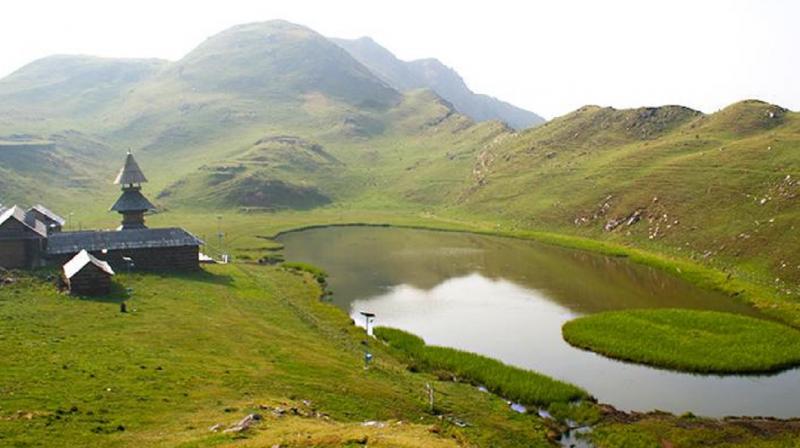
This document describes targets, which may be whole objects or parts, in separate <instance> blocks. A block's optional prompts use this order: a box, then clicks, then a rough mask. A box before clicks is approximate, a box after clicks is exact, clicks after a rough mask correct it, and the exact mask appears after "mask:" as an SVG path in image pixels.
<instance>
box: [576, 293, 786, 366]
mask: <svg viewBox="0 0 800 448" xmlns="http://www.w3.org/2000/svg"><path fill="white" fill-rule="evenodd" d="M562 332H563V336H564V339H565V340H566V341H567V342H569V343H570V344H572V345H574V346H576V347H579V348H583V349H586V350H591V351H593V352H597V353H600V354H603V355H605V356H609V357H611V358H615V359H620V360H623V361H632V362H637V363H642V364H647V365H652V366H656V367H664V368H668V369H674V370H681V371H687V372H696V373H768V372H775V371H780V370H783V369H786V368H789V367H793V366H797V365H800V331H797V330H795V329H793V328H791V327H788V326H786V325H783V324H780V323H777V322H772V321H767V320H762V319H756V318H752V317H746V316H738V315H735V314H729V313H721V312H714V311H696V310H681V309H659V310H625V311H612V312H604V313H598V314H592V315H588V316H583V317H579V318H577V319H574V320H572V321H569V322H567V323H566V324H564V326H563V329H562Z"/></svg>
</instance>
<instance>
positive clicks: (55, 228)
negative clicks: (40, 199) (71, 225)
mask: <svg viewBox="0 0 800 448" xmlns="http://www.w3.org/2000/svg"><path fill="white" fill-rule="evenodd" d="M28 215H30V216H33V218H34V219H36V220H37V221H41V222H42V224H44V225H45V227H46V228H47V233H55V232H60V231H61V230H62V229H63V228H64V224H66V220H64V218H62V217H60V216H58V215H57V214H55V213H53V212H52V211H51V210H50V209H48V208H47V207H45V206H44V205H42V204H37V205H34V206H33V207H31V208H29V209H28Z"/></svg>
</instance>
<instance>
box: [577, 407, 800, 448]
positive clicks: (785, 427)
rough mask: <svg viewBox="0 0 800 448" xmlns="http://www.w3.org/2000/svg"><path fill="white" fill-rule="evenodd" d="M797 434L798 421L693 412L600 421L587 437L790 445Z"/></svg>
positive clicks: (601, 447) (643, 445)
mask: <svg viewBox="0 0 800 448" xmlns="http://www.w3.org/2000/svg"><path fill="white" fill-rule="evenodd" d="M798 437H800V425H798V424H797V422H796V421H792V422H781V421H769V420H757V421H751V420H742V419H736V418H730V419H727V420H726V421H725V422H721V421H719V420H712V419H704V418H698V417H694V416H681V417H673V416H670V415H665V414H651V415H644V416H641V417H640V419H638V420H637V421H632V422H626V423H621V422H616V423H606V424H602V425H599V426H598V427H596V428H594V430H593V431H592V432H591V434H589V437H588V438H589V440H590V441H591V442H592V444H593V445H594V446H595V447H597V448H616V447H625V448H662V447H665V446H673V447H695V446H703V447H714V448H727V447H742V446H746V447H753V448H789V447H796V446H797V440H798Z"/></svg>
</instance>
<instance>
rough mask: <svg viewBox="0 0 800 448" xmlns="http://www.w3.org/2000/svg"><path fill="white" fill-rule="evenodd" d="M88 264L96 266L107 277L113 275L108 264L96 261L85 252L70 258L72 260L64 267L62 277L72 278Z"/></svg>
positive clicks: (82, 251)
mask: <svg viewBox="0 0 800 448" xmlns="http://www.w3.org/2000/svg"><path fill="white" fill-rule="evenodd" d="M88 264H93V265H95V266H97V267H98V268H100V270H102V271H103V272H105V273H106V274H108V275H114V270H113V269H111V266H109V265H108V263H106V262H105V261H101V260H98V259H97V258H95V257H93V256H92V255H91V254H90V253H89V252H86V251H85V250H81V251H80V252H78V255H75V256H74V257H72V259H71V260H69V261H68V262H67V263H66V264H65V265H64V275H65V276H66V277H67V278H72V277H74V276H75V274H77V273H78V272H80V271H81V270H82V269H83V268H84V267H86V265H88Z"/></svg>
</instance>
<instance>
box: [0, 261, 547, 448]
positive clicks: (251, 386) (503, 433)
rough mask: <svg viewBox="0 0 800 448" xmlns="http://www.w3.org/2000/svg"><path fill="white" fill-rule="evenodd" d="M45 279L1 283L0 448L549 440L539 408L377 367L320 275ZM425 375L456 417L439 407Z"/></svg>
mask: <svg viewBox="0 0 800 448" xmlns="http://www.w3.org/2000/svg"><path fill="white" fill-rule="evenodd" d="M48 275H49V273H48V272H40V273H39V274H37V275H36V276H27V275H22V274H20V275H18V276H15V277H16V278H17V281H16V282H15V283H13V284H10V285H4V286H1V287H0V341H2V343H0V357H2V359H3V368H2V369H0V384H1V385H2V386H0V445H3V446H20V447H22V446H50V447H60V446H63V447H73V446H99V445H101V446H208V445H214V446H224V445H240V444H241V445H243V446H251V445H255V446H264V445H266V446H272V445H273V444H284V446H342V445H347V444H358V443H356V442H357V441H363V440H365V438H366V439H368V440H369V444H370V445H373V444H374V445H376V446H409V447H411V446H414V447H421V446H454V445H455V444H457V443H458V444H462V445H463V444H467V445H480V446H486V445H492V446H546V445H547V441H546V434H547V429H546V427H545V425H544V424H543V423H542V422H541V421H540V420H538V419H537V418H535V417H534V416H521V415H518V414H515V413H513V412H512V411H510V410H509V409H508V408H507V405H506V404H505V402H504V401H503V400H501V399H499V398H497V397H494V396H492V395H490V394H484V393H480V392H479V391H477V390H475V389H474V388H473V387H471V386H468V385H464V384H454V383H450V382H440V381H438V380H437V379H436V378H434V377H430V376H427V375H418V374H411V373H409V372H408V371H407V370H406V369H405V367H404V366H403V365H402V364H401V363H399V362H398V361H396V360H395V359H394V358H393V357H392V356H390V354H389V353H388V352H387V351H386V350H384V349H383V348H381V346H380V345H376V346H373V347H371V348H370V350H371V351H372V352H373V353H374V355H375V362H374V363H373V364H372V365H371V366H370V368H369V369H368V370H365V369H364V368H363V354H364V350H365V349H366V347H365V346H364V345H362V340H363V339H364V335H363V331H361V330H359V329H357V328H355V327H353V326H352V325H351V323H350V321H349V318H348V317H347V316H346V315H345V314H344V313H342V312H341V311H340V310H338V309H337V308H335V307H333V306H331V305H327V304H324V303H322V302H321V301H319V296H320V294H321V290H320V287H319V284H318V283H317V282H316V280H315V279H314V278H313V277H312V276H311V275H309V274H305V273H298V272H293V271H288V270H284V269H280V268H275V267H263V266H257V265H246V264H241V265H227V266H210V267H208V268H207V269H205V270H204V271H203V272H199V273H196V274H186V275H171V274H170V275H167V274H164V275H155V274H132V275H130V276H128V275H125V274H120V275H118V276H117V280H116V281H117V282H118V285H119V287H118V288H117V291H118V292H117V293H116V294H115V295H114V296H113V297H108V298H98V299H88V298H86V299H84V298H73V297H70V296H68V295H64V294H62V293H58V292H57V291H56V288H55V286H54V285H53V283H52V281H51V280H48ZM127 287H131V288H133V292H132V295H131V296H130V297H125V292H124V288H127ZM121 300H124V301H125V302H126V303H127V305H128V310H129V312H128V313H126V314H123V313H120V311H119V303H118V302H120V301H121ZM371 345H372V344H371ZM429 382H432V383H434V384H435V387H436V390H437V391H441V392H442V394H443V395H442V398H441V399H440V401H439V403H440V404H439V406H440V408H441V412H442V413H443V415H444V416H446V417H447V418H444V419H442V418H439V417H438V416H434V415H431V414H429V413H428V412H427V408H426V403H425V392H424V385H425V384H426V383H429ZM274 407H282V408H284V409H287V410H288V409H290V408H293V407H294V408H297V409H299V411H297V414H296V415H295V414H294V413H291V412H290V413H289V414H287V416H286V417H277V416H276V415H274V414H273V412H272V411H271V410H270V409H273V408H274ZM252 412H257V413H261V414H262V415H264V420H263V422H262V423H259V424H258V425H257V426H255V427H254V430H252V431H248V432H247V433H243V434H223V433H221V432H211V431H210V430H209V428H210V427H211V426H212V425H215V424H218V423H220V424H222V425H223V428H227V427H228V426H229V425H232V424H234V423H235V422H237V421H239V420H240V419H241V418H243V417H244V416H245V415H247V414H249V413H252ZM454 419H458V420H459V421H466V422H469V426H468V427H464V428H461V427H458V426H456V425H454V424H452V423H451V421H452V420H454ZM373 420H374V421H379V422H380V423H379V424H375V425H369V426H363V425H362V423H363V422H365V421H373Z"/></svg>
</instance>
